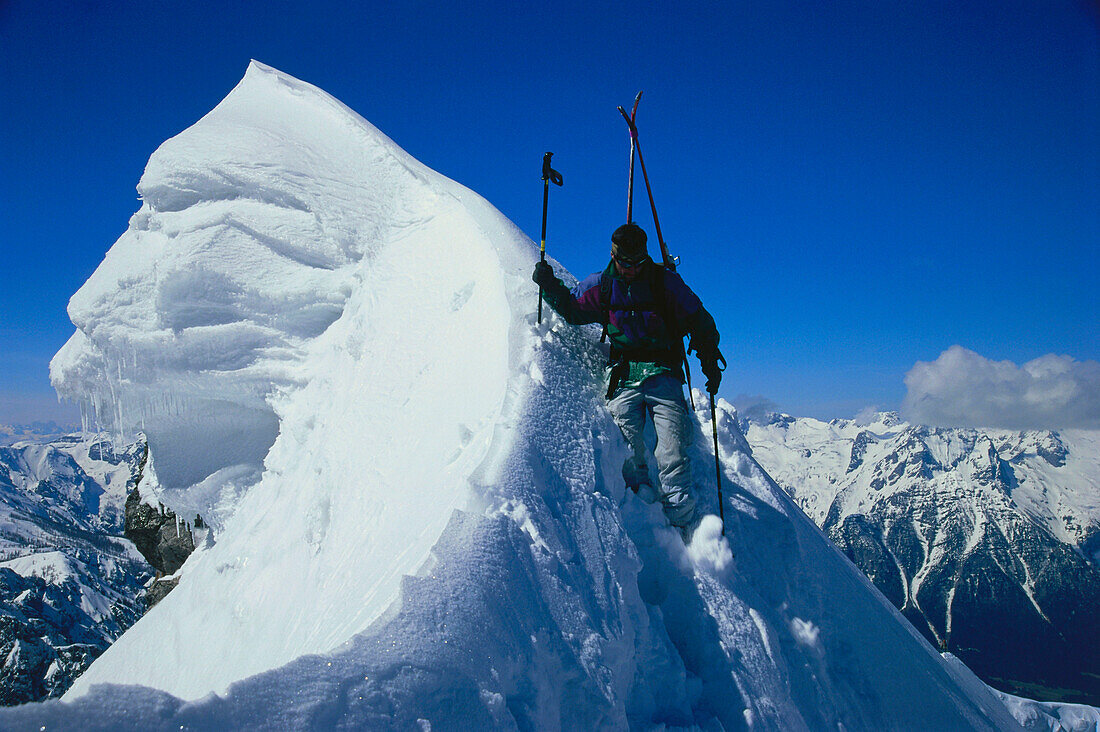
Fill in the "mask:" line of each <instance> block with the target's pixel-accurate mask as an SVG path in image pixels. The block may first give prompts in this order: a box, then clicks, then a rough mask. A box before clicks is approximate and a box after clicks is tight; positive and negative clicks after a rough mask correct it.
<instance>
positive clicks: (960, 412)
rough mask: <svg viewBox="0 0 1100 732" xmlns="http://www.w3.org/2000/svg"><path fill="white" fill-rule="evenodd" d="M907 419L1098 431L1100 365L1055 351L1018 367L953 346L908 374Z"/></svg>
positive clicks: (954, 424) (943, 423)
mask: <svg viewBox="0 0 1100 732" xmlns="http://www.w3.org/2000/svg"><path fill="white" fill-rule="evenodd" d="M905 386H906V387H908V393H907V394H906V397H905V402H904V404H903V405H902V411H903V412H904V414H905V417H906V419H908V420H910V421H912V422H918V423H921V424H930V425H938V426H944V427H1000V428H1004V429H1013V430H1024V429H1067V428H1083V429H1100V363H1098V362H1096V361H1076V360H1074V359H1073V358H1071V357H1069V356H1059V355H1056V354H1053V353H1050V354H1047V355H1046V356H1040V357H1039V358H1037V359H1035V360H1034V361H1028V362H1027V363H1025V364H1024V365H1023V366H1017V365H1016V364H1014V363H1012V362H1011V361H991V360H989V359H987V358H985V357H984V356H981V355H979V354H977V353H974V352H973V351H971V350H968V349H966V348H963V347H962V346H951V348H948V349H947V350H946V351H944V352H943V353H941V354H940V357H939V358H937V359H936V360H935V361H932V362H931V363H929V362H927V361H918V362H917V363H916V364H915V365H914V366H913V368H911V369H910V370H909V373H908V374H906V375H905Z"/></svg>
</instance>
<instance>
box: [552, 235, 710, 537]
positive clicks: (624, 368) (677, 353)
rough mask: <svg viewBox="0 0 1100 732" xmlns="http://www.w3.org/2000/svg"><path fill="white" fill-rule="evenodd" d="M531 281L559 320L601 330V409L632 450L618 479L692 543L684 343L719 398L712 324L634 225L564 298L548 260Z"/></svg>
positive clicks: (697, 517)
mask: <svg viewBox="0 0 1100 732" xmlns="http://www.w3.org/2000/svg"><path fill="white" fill-rule="evenodd" d="M532 279H533V280H534V281H535V283H536V284H538V286H539V287H540V288H542V290H543V296H544V297H545V299H546V302H548V303H549V304H550V307H552V308H553V309H554V310H555V311H557V313H558V314H559V315H561V317H562V318H564V319H565V321H566V322H568V323H570V324H572V325H584V324H586V323H602V324H603V325H604V326H605V328H606V331H607V335H608V338H609V340H610V343H611V357H610V359H609V361H608V368H609V371H608V387H607V399H608V409H609V410H610V412H611V416H612V418H613V419H614V420H615V423H616V424H617V425H618V426H619V429H620V430H622V433H623V437H624V438H626V442H627V445H629V447H630V449H631V452H632V454H631V456H630V457H629V458H627V460H626V462H625V463H624V464H623V479H624V480H625V481H626V484H627V486H629V487H630V489H631V490H633V491H634V492H635V493H637V494H638V496H639V497H641V498H642V499H643V500H645V501H646V502H647V503H652V502H653V501H655V500H658V499H659V500H660V501H661V504H662V507H663V508H664V512H665V516H666V517H667V518H668V522H669V523H670V524H672V525H673V526H675V527H676V528H677V529H678V530H679V531H680V534H681V536H683V538H684V543H690V542H691V535H692V533H693V532H694V531H695V528H696V526H697V525H698V524H699V520H700V519H701V518H702V516H700V515H699V513H698V511H697V509H696V506H695V497H694V496H693V495H692V489H693V484H694V481H693V479H692V474H691V462H690V459H689V457H688V448H689V447H690V446H691V440H692V435H693V434H694V432H693V430H692V424H691V418H690V415H689V414H688V408H687V403H686V402H685V400H684V389H683V383H684V371H683V366H684V358H683V354H684V350H683V338H684V336H685V335H690V336H691V346H690V349H689V352H690V351H695V352H696V354H697V355H698V357H699V363H700V364H701V366H702V369H703V374H704V375H705V376H706V377H707V391H708V392H710V393H711V394H715V393H717V391H718V384H719V383H720V382H721V380H722V372H721V370H720V369H719V366H718V363H719V359H720V354H719V351H718V329H717V327H716V326H715V324H714V318H712V317H711V316H710V313H708V312H707V311H706V310H705V309H704V308H703V304H702V303H701V302H700V301H699V298H698V297H697V296H696V295H695V293H694V292H692V291H691V289H690V288H689V287H688V286H687V285H686V284H684V281H683V280H682V279H680V276H679V275H677V274H676V273H675V272H673V271H671V270H670V269H668V268H666V267H663V266H661V265H659V264H657V263H655V262H654V261H653V260H652V259H650V257H649V252H648V251H647V249H646V234H645V231H643V230H642V229H641V227H639V226H638V225H636V224H633V223H628V224H624V225H622V226H620V227H619V228H617V229H615V231H614V233H612V234H611V261H610V262H609V263H608V265H607V268H606V269H604V271H603V272H594V273H593V274H591V275H589V276H588V277H587V278H585V279H584V280H583V281H582V282H581V283H580V284H578V285H577V287H576V288H575V289H574V290H573V291H572V292H570V291H569V289H568V288H566V286H565V285H564V284H563V283H562V281H561V280H559V279H558V278H557V277H555V276H554V270H553V268H552V267H551V266H550V265H549V264H547V263H546V262H536V263H535V272H534V274H533V275H532ZM647 413H648V414H649V415H651V417H652V419H653V428H654V431H655V432H656V434H657V446H656V448H655V449H654V451H653V454H654V457H655V458H656V459H657V468H658V471H659V473H658V474H659V477H660V486H659V489H656V490H655V489H654V487H653V485H652V481H651V479H650V474H649V467H648V463H647V461H646V445H645V440H644V438H643V435H644V432H645V422H646V414H647Z"/></svg>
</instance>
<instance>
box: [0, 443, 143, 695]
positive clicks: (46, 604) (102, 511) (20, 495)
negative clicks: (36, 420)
mask: <svg viewBox="0 0 1100 732" xmlns="http://www.w3.org/2000/svg"><path fill="white" fill-rule="evenodd" d="M144 450H145V445H144V443H134V444H131V445H128V446H127V447H126V448H125V449H123V450H119V451H116V450H115V448H114V446H113V445H112V441H111V439H110V438H109V437H108V436H107V435H103V434H100V435H89V436H82V435H71V436H67V437H61V438H57V439H54V440H52V441H49V442H33V441H20V442H15V443H14V444H12V445H9V446H2V447H0V659H3V665H2V668H0V704H5V705H10V704H18V703H22V702H27V701H34V700H38V699H44V698H47V697H55V696H60V695H61V694H62V693H63V692H65V691H66V690H67V689H68V688H69V686H70V685H71V684H72V682H73V680H74V679H75V678H76V677H77V676H79V675H80V674H81V673H82V672H83V671H84V669H85V668H87V666H88V664H90V663H91V662H92V660H93V659H94V658H96V657H97V656H99V655H100V654H101V653H102V652H103V651H104V650H106V649H107V647H108V646H110V644H111V643H112V642H113V641H114V640H115V639H116V638H118V637H119V636H120V635H121V634H122V633H123V631H125V630H126V629H127V628H129V627H130V626H131V625H132V624H133V623H134V621H136V620H137V619H138V618H139V617H141V614H142V612H143V611H144V607H143V605H142V599H141V596H142V593H143V589H142V587H143V585H144V584H145V582H146V580H148V579H149V577H150V576H151V575H152V572H153V570H152V568H151V567H150V566H149V565H148V564H147V563H146V562H145V560H144V559H143V558H142V557H141V555H140V554H138V552H137V551H135V550H134V547H133V545H132V544H131V543H130V542H129V541H127V540H126V539H124V538H123V537H122V533H123V506H124V503H125V501H126V495H127V491H128V490H129V489H130V488H132V487H133V481H134V476H135V471H136V469H137V466H138V462H139V460H140V457H141V455H142V454H143V453H144Z"/></svg>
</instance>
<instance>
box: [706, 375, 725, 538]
mask: <svg viewBox="0 0 1100 732" xmlns="http://www.w3.org/2000/svg"><path fill="white" fill-rule="evenodd" d="M710 430H711V432H712V433H713V435H714V478H715V480H716V481H717V485H718V518H719V519H721V520H722V536H725V535H726V507H725V503H726V502H725V501H723V500H722V464H721V463H720V462H719V461H718V410H717V408H716V407H715V406H714V395H713V394H711V395H710Z"/></svg>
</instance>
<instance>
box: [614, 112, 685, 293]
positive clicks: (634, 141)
mask: <svg viewBox="0 0 1100 732" xmlns="http://www.w3.org/2000/svg"><path fill="white" fill-rule="evenodd" d="M641 98H642V93H641V92H638V96H636V97H635V98H634V108H633V109H632V110H631V111H630V114H627V113H626V110H625V109H623V108H622V106H620V107H619V114H621V115H622V116H623V119H624V120H626V125H627V127H628V128H629V130H630V180H629V183H628V186H627V188H628V192H627V208H626V220H627V221H628V222H629V221H633V219H632V218H631V216H632V214H633V204H634V155H635V154H637V156H638V164H639V165H641V166H642V180H644V181H645V191H646V193H647V194H648V195H649V207H650V209H651V210H652V211H653V228H654V230H655V231H656V232H657V243H658V244H660V245H661V259H662V263H663V264H664V266H665V268H666V269H669V270H671V271H673V272H675V271H676V264H677V261H676V258H675V257H673V256H672V255H670V254H669V253H668V247H667V246H666V245H665V238H664V236H662V234H661V222H660V220H658V218H657V204H656V203H654V202H653V188H652V187H651V186H650V185H649V175H648V174H647V173H646V170H645V158H643V157H642V146H641V143H640V142H639V141H638V126H637V124H636V123H635V119H636V117H637V114H638V102H639V101H640V100H641Z"/></svg>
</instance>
